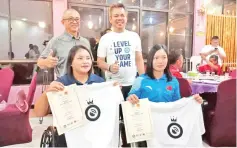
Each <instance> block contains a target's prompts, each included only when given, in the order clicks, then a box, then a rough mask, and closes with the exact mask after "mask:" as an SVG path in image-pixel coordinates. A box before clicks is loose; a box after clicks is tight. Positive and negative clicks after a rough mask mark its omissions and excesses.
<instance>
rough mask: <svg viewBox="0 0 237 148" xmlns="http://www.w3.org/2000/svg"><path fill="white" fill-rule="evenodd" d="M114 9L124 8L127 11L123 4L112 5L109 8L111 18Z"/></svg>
mask: <svg viewBox="0 0 237 148" xmlns="http://www.w3.org/2000/svg"><path fill="white" fill-rule="evenodd" d="M114 8H123V9H124V10H125V11H126V7H125V6H124V4H122V3H116V4H112V5H111V6H110V7H109V16H111V14H112V11H113V9H114Z"/></svg>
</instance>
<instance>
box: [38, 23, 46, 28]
mask: <svg viewBox="0 0 237 148" xmlns="http://www.w3.org/2000/svg"><path fill="white" fill-rule="evenodd" d="M38 25H39V27H40V28H45V27H46V24H45V22H39V23H38Z"/></svg>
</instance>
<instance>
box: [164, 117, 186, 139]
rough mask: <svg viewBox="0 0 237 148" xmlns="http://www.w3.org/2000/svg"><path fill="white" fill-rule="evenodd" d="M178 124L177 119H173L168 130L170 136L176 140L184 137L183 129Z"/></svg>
mask: <svg viewBox="0 0 237 148" xmlns="http://www.w3.org/2000/svg"><path fill="white" fill-rule="evenodd" d="M176 122H177V118H174V117H173V118H171V123H170V124H169V126H168V128H167V132H168V135H169V136H170V137H171V138H174V139H178V138H180V137H181V136H182V135H183V128H182V127H181V126H180V125H179V124H178V123H176Z"/></svg>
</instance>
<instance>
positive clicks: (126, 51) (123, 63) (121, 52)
mask: <svg viewBox="0 0 237 148" xmlns="http://www.w3.org/2000/svg"><path fill="white" fill-rule="evenodd" d="M113 46H114V54H115V57H116V60H117V61H119V66H120V67H131V56H130V50H131V49H130V48H131V44H130V42H129V41H117V42H113Z"/></svg>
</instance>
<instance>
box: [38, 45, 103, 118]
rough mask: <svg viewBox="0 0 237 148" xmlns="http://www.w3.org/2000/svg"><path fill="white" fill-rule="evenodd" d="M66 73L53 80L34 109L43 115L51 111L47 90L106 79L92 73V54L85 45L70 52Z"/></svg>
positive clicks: (39, 114)
mask: <svg viewBox="0 0 237 148" xmlns="http://www.w3.org/2000/svg"><path fill="white" fill-rule="evenodd" d="M66 71H67V72H66V74H65V75H64V76H62V77H59V78H58V79H57V80H56V81H53V82H52V83H51V84H50V86H49V87H48V89H47V90H46V91H45V92H44V93H43V94H42V96H41V97H40V98H39V99H38V100H37V101H36V103H35V108H34V111H35V113H36V115H37V116H39V117H43V116H46V115H47V114H48V113H49V103H48V99H47V95H46V93H47V92H52V91H62V90H64V86H67V85H71V84H75V83H76V84H77V85H83V84H92V83H101V82H104V79H102V78H101V77H99V76H97V75H95V74H93V73H92V55H91V53H90V51H89V49H87V48H86V47H84V46H74V47H72V49H71V50H70V52H69V55H68V61H67V63H66Z"/></svg>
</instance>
